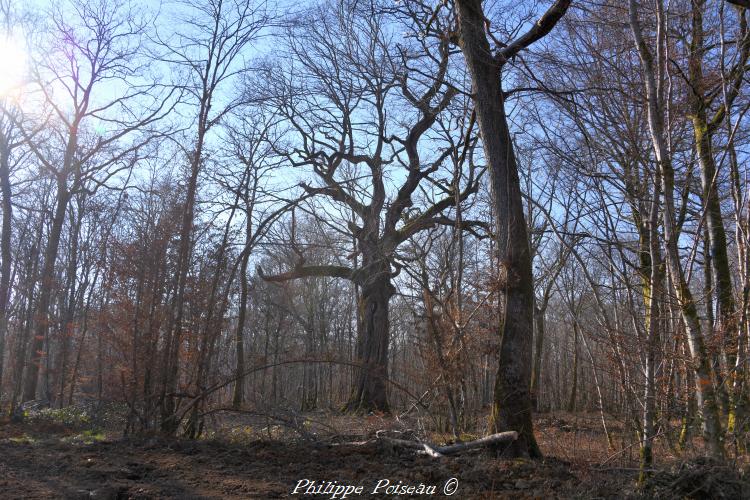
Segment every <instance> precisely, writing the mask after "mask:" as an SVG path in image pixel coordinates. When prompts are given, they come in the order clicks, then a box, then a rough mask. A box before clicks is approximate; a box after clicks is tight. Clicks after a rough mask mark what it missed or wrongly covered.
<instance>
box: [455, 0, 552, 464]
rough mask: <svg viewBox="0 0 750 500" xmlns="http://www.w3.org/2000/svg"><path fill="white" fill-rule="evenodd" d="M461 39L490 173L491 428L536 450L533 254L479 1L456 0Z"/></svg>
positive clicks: (524, 452) (527, 450)
mask: <svg viewBox="0 0 750 500" xmlns="http://www.w3.org/2000/svg"><path fill="white" fill-rule="evenodd" d="M456 7H457V10H458V26H459V36H460V40H459V43H460V46H461V50H462V52H463V54H464V58H465V60H466V65H467V68H468V70H469V74H470V75H471V81H472V86H473V92H474V96H473V97H474V109H475V110H476V115H477V123H478V124H479V130H480V132H481V135H482V143H483V148H484V155H485V158H486V159H487V164H488V167H489V173H490V182H491V188H492V196H493V205H494V211H495V214H496V226H497V235H496V237H497V243H498V254H499V257H500V282H499V292H500V295H501V297H502V300H501V305H502V309H503V310H502V312H501V316H500V319H499V320H500V365H499V368H498V372H497V377H496V379H495V391H494V401H493V407H492V415H491V421H490V432H501V431H517V432H518V434H519V437H518V440H516V441H514V442H513V444H512V445H511V446H510V449H509V453H511V454H513V455H518V456H534V457H536V456H540V455H541V453H540V451H539V447H538V446H537V444H536V440H535V438H534V433H533V426H532V421H531V396H530V392H529V386H530V381H531V346H532V342H533V309H532V308H533V303H534V291H533V281H532V272H531V254H530V251H529V242H528V237H527V234H526V222H525V220H524V209H523V202H522V198H521V186H520V182H519V177H518V167H517V165H516V158H515V153H514V151H513V143H512V140H511V137H510V133H509V130H508V124H507V119H506V115H505V105H504V96H503V91H502V87H501V78H500V75H501V70H502V67H501V65H500V63H499V62H497V61H496V60H495V58H494V57H493V54H492V51H491V50H490V45H489V43H488V41H487V37H486V35H485V18H484V15H483V11H482V3H481V1H480V0H457V1H456Z"/></svg>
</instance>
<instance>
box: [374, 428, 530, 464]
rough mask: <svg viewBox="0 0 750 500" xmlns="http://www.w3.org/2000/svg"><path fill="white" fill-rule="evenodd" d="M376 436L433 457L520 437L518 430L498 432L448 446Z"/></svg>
mask: <svg viewBox="0 0 750 500" xmlns="http://www.w3.org/2000/svg"><path fill="white" fill-rule="evenodd" d="M375 436H376V437H377V439H378V440H379V441H382V442H385V443H388V444H389V445H391V446H394V447H401V448H410V449H413V450H421V451H423V452H424V453H426V454H427V455H429V456H431V457H435V458H438V457H442V456H443V455H452V454H454V453H459V452H462V451H466V450H473V449H476V448H483V447H486V446H490V445H494V444H500V443H510V442H511V441H515V440H516V439H518V433H517V432H516V431H508V432H499V433H497V434H491V435H489V436H485V437H483V438H479V439H475V440H474V441H468V442H466V443H455V444H450V445H446V446H435V445H433V444H430V443H425V442H420V441H408V440H406V439H396V438H391V437H388V436H385V435H383V434H382V431H378V432H377V433H375Z"/></svg>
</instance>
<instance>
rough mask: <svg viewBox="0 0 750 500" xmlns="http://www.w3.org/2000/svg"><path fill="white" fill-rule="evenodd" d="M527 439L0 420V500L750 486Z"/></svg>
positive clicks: (582, 439) (668, 491)
mask: <svg viewBox="0 0 750 500" xmlns="http://www.w3.org/2000/svg"><path fill="white" fill-rule="evenodd" d="M348 418H349V420H347V422H346V425H345V427H347V428H348V429H350V430H351V429H356V430H357V431H359V432H358V433H355V434H353V435H352V436H356V435H359V436H361V437H364V438H367V437H368V434H370V433H371V431H372V429H376V428H378V427H382V426H383V425H384V420H385V419H382V418H372V417H371V418H361V419H356V418H354V417H348ZM236 423H237V422H236V421H234V424H236ZM307 427H308V428H311V427H312V426H311V425H307ZM263 430H265V431H268V432H271V431H274V428H273V427H270V428H269V427H267V428H264V429H263ZM614 430H615V431H616V429H614ZM613 432H614V431H613ZM537 435H538V439H539V442H540V446H541V448H542V451H543V452H544V453H545V455H546V458H545V459H544V460H541V461H527V460H501V459H496V458H489V457H488V456H487V455H486V454H482V453H481V452H473V453H472V452H467V453H464V454H461V455H457V456H451V457H444V458H439V459H434V458H429V457H427V456H424V455H416V454H415V453H414V451H409V450H400V449H386V448H384V447H383V446H382V445H381V444H379V443H377V442H375V441H374V440H367V439H365V440H364V441H363V442H362V443H359V444H352V443H347V442H346V441H349V440H350V438H351V437H352V436H340V438H341V439H339V441H341V442H336V440H320V439H318V440H308V441H303V440H299V439H297V440H292V439H285V438H283V437H281V436H274V434H273V433H271V438H273V439H268V438H265V439H261V438H260V437H259V436H258V435H257V434H254V433H253V432H252V428H251V426H250V425H233V427H231V431H229V432H227V433H219V434H213V435H211V436H210V437H209V438H206V439H199V440H182V439H173V440H167V439H164V438H160V437H139V438H123V437H122V436H116V435H114V434H110V433H107V432H101V431H94V430H91V429H89V430H85V429H82V427H81V426H78V425H66V424H62V423H60V422H54V421H27V422H24V423H10V422H7V421H4V422H0V498H19V499H20V498H24V499H26V498H71V499H72V498H96V499H116V498H144V499H145V498H180V499H191V498H195V499H197V498H201V499H202V498H211V499H219V498H229V499H235V498H237V499H238V498H286V497H292V498H309V499H311V500H315V499H324V498H325V499H328V498H332V495H331V494H327V495H323V494H319V495H313V494H311V493H313V492H314V491H315V487H316V486H319V485H321V484H322V485H324V486H326V485H327V482H329V481H330V482H334V481H335V483H336V484H335V485H334V486H352V487H355V488H356V487H358V486H361V487H362V489H361V490H360V491H359V494H357V492H353V493H350V494H349V495H348V496H346V498H349V499H352V498H354V499H356V498H407V497H409V495H408V494H401V495H396V494H393V493H395V492H394V491H393V490H390V491H389V490H387V489H386V488H387V486H385V483H384V481H389V482H390V483H389V484H390V485H397V486H399V482H400V486H406V487H408V486H415V487H416V488H419V486H420V484H421V485H423V487H424V489H425V490H426V491H425V493H429V490H427V488H428V487H430V486H434V487H435V489H434V494H433V495H428V494H425V495H417V494H415V495H414V496H413V497H415V498H419V497H421V496H425V497H427V496H431V497H444V496H445V493H446V492H448V493H451V492H452V493H453V498H461V499H464V498H477V499H479V498H481V499H490V498H655V497H659V498H750V481H746V480H745V479H744V477H745V476H744V474H742V467H738V466H737V464H734V465H733V466H731V467H723V466H722V467H719V466H716V465H712V464H710V463H697V462H695V461H692V462H688V461H682V462H679V461H678V460H676V459H673V460H671V463H662V464H659V468H660V472H657V473H655V474H654V477H653V479H652V481H650V483H649V488H648V489H647V490H639V489H638V488H637V486H636V478H637V469H636V468H635V465H636V463H635V462H633V460H634V456H633V455H634V454H636V451H637V450H630V449H627V448H625V449H623V448H620V452H619V453H614V452H608V450H607V447H606V440H604V439H602V434H601V426H600V425H599V426H598V428H597V426H596V419H595V418H591V417H589V418H578V417H576V416H574V415H573V416H572V415H564V416H560V415H555V416H550V415H546V416H543V417H541V418H538V419H537ZM243 436H244V438H243ZM628 455H629V456H628ZM636 455H637V454H636ZM635 459H637V456H636V457H635ZM678 462H679V463H678ZM452 478H455V479H452ZM305 480H309V481H316V483H315V485H312V489H309V490H307V491H308V493H310V494H309V495H307V496H303V495H302V493H304V492H305V490H306V487H307V486H310V484H307V483H304V481H305ZM379 484H380V486H381V487H380V488H377V487H378V485H379ZM297 486H299V488H298V489H297V494H296V495H294V496H292V494H293V492H294V491H295V488H296V487H297ZM374 491H376V494H373V492H374ZM397 491H398V490H397ZM397 491H396V492H397ZM389 493H391V494H389ZM336 498H342V495H338V496H336Z"/></svg>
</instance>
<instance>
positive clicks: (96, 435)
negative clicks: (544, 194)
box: [60, 429, 107, 444]
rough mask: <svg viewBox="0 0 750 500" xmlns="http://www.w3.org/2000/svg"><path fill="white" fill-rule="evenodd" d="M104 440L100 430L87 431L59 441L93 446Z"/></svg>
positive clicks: (104, 437) (105, 437)
mask: <svg viewBox="0 0 750 500" xmlns="http://www.w3.org/2000/svg"><path fill="white" fill-rule="evenodd" d="M106 439H107V436H106V435H105V434H104V432H102V431H101V430H98V429H89V430H85V431H83V432H81V433H80V434H75V435H73V436H67V437H64V438H62V439H61V440H60V441H62V442H63V443H71V444H94V443H99V442H101V441H104V440H106Z"/></svg>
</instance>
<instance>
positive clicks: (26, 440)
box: [8, 434, 36, 444]
mask: <svg viewBox="0 0 750 500" xmlns="http://www.w3.org/2000/svg"><path fill="white" fill-rule="evenodd" d="M8 441H10V442H11V443H16V444H34V443H36V439H34V438H33V437H31V436H29V435H28V434H24V435H23V436H17V437H12V438H8Z"/></svg>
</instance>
